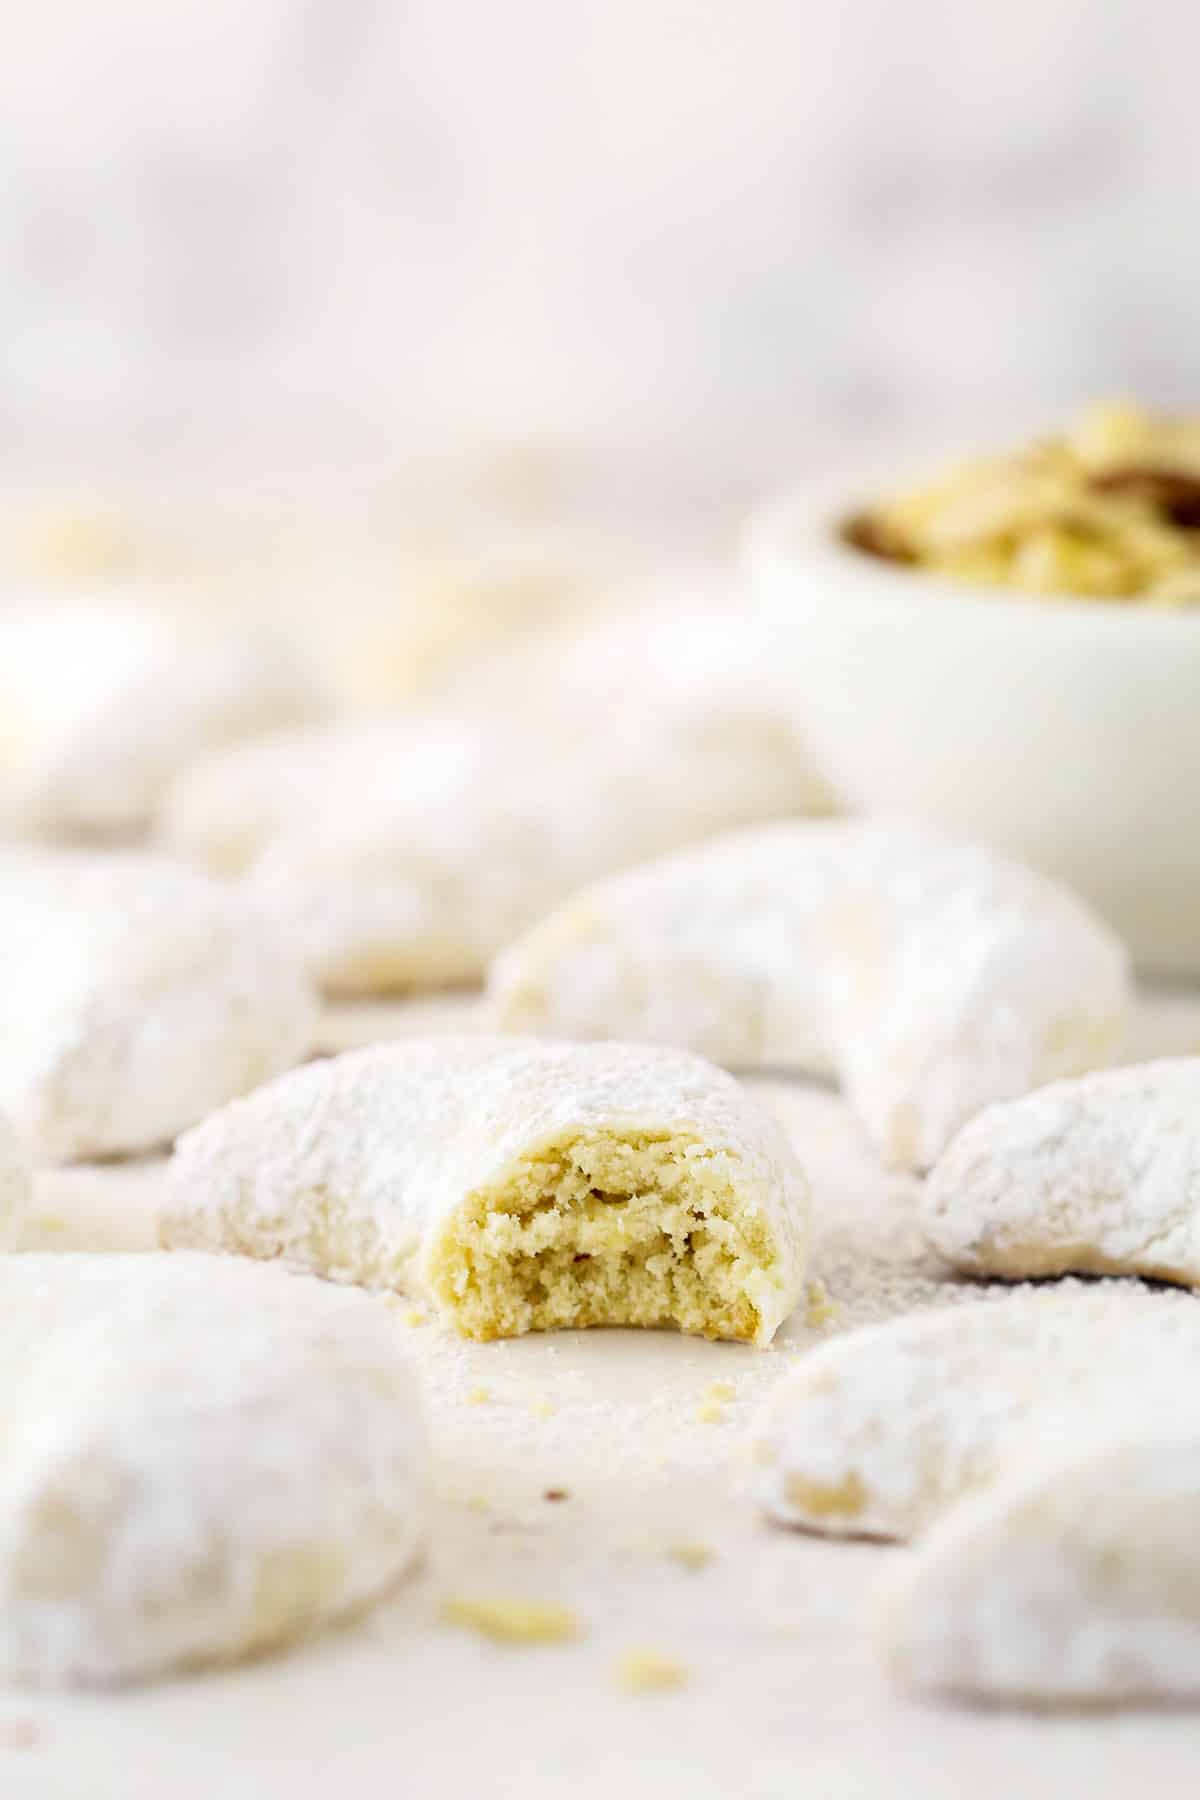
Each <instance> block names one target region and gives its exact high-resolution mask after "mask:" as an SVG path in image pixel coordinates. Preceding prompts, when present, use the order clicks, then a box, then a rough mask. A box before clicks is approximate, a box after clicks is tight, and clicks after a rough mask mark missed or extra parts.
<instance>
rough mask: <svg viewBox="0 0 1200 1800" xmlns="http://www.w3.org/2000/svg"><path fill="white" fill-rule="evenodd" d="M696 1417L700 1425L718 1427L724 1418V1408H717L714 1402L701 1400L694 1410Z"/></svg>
mask: <svg viewBox="0 0 1200 1800" xmlns="http://www.w3.org/2000/svg"><path fill="white" fill-rule="evenodd" d="M696 1417H697V1419H698V1420H699V1422H700V1424H701V1425H719V1424H720V1423H721V1421H722V1419H723V1418H724V1417H725V1408H724V1407H723V1406H718V1404H717V1402H716V1401H715V1400H702V1401H701V1403H700V1405H699V1406H698V1407H697V1408H696Z"/></svg>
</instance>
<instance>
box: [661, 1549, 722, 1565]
mask: <svg viewBox="0 0 1200 1800" xmlns="http://www.w3.org/2000/svg"><path fill="white" fill-rule="evenodd" d="M667 1555H668V1556H669V1557H670V1558H671V1561H672V1562H677V1563H678V1564H679V1565H680V1567H681V1568H684V1569H706V1568H707V1567H708V1565H709V1563H710V1562H715V1560H716V1555H717V1553H716V1551H715V1550H710V1549H709V1547H708V1545H707V1544H689V1543H679V1544H668V1545H667Z"/></svg>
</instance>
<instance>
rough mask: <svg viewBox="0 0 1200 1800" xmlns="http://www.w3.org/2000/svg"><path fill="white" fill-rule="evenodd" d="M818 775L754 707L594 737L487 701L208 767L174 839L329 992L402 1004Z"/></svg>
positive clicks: (298, 738) (273, 743) (170, 816)
mask: <svg viewBox="0 0 1200 1800" xmlns="http://www.w3.org/2000/svg"><path fill="white" fill-rule="evenodd" d="M550 745H552V747H548V746H550ZM806 770H807V765H806V763H805V760H804V758H803V756H802V753H801V752H800V750H799V747H798V746H797V745H796V744H795V743H794V742H792V741H791V740H790V739H789V738H788V737H787V735H786V734H785V733H784V732H783V731H782V729H781V728H780V727H778V726H777V725H776V724H772V723H771V722H770V721H769V720H764V719H763V718H762V717H760V716H758V715H756V714H755V713H754V712H753V711H751V710H749V709H746V708H743V709H742V711H741V712H739V713H738V714H736V715H731V716H730V717H727V718H723V719H717V720H708V719H707V718H706V717H704V716H702V715H701V714H698V713H693V712H690V711H689V712H684V713H682V714H681V715H679V716H667V717H666V718H663V719H653V718H652V719H651V720H649V721H648V720H646V719H645V718H643V717H641V716H637V717H634V718H631V719H624V720H623V721H622V720H616V721H614V722H613V723H612V725H611V727H610V729H608V730H606V731H603V732H601V731H598V730H597V729H596V728H595V727H594V726H589V727H588V728H587V729H580V727H579V725H578V721H577V720H567V721H564V720H563V719H562V718H560V717H559V716H558V715H557V714H556V713H555V711H554V708H553V707H552V706H549V705H548V706H547V707H546V708H545V709H544V711H537V710H532V709H529V708H526V709H525V710H524V712H523V713H522V712H518V711H517V709H516V708H515V705H514V704H513V703H511V702H510V703H509V705H508V707H507V708H505V707H502V706H500V705H498V704H495V703H493V704H492V705H491V706H490V707H488V706H486V705H482V704H481V706H480V709H479V710H478V712H477V713H476V714H474V715H471V714H469V713H467V712H465V711H464V712H463V713H461V714H458V713H454V712H451V711H446V712H441V713H434V712H429V713H425V714H422V715H412V716H406V717H404V718H399V719H396V718H393V719H382V720H374V721H370V722H350V723H348V724H343V725H339V726H336V727H326V728H313V729H311V730H309V731H308V732H302V731H297V732H293V733H288V734H284V735H283V736H281V737H277V738H275V739H273V740H272V739H264V740H262V741H261V742H259V743H257V744H248V745H244V746H239V747H236V748H235V749H233V750H229V751H224V752H221V753H219V754H217V755H215V756H212V757H206V758H201V759H199V760H198V761H197V762H196V764H195V765H194V766H193V767H192V768H190V769H189V770H187V771H186V772H185V773H184V775H183V776H182V777H181V778H180V780H179V781H178V782H177V783H176V785H175V787H174V789H173V791H172V794H171V796H170V799H169V801H168V803H167V805H166V806H165V808H164V818H163V826H162V836H163V840H164V842H165V843H166V844H167V845H168V846H169V847H170V848H172V849H173V850H174V851H175V852H176V853H178V854H181V855H182V856H184V857H185V858H187V859H188V860H190V861H194V862H199V863H202V864H204V865H206V866H208V867H211V868H218V869H220V870H222V871H223V872H229V871H241V872H244V873H245V876H246V880H247V883H248V886H249V888H250V891H251V892H252V893H253V894H254V896H255V899H256V900H257V901H258V903H259V904H260V905H261V906H262V907H264V908H265V909H266V910H267V911H268V912H269V913H270V914H271V916H272V917H273V918H274V919H275V920H277V922H278V924H279V928H280V929H281V930H283V931H286V932H287V933H288V934H289V935H290V936H292V937H293V938H294V939H295V940H296V941H297V942H298V943H299V944H300V945H301V946H302V948H303V950H304V954H305V956H306V958H307V961H308V965H309V967H310V969H311V970H312V972H313V975H314V977H315V978H316V980H317V981H318V982H319V984H320V985H321V986H322V987H323V988H325V989H326V990H327V991H329V992H334V993H339V994H374V993H386V992H399V991H403V990H406V989H411V988H416V987H430V986H440V985H444V984H446V983H448V982H452V981H465V980H474V979H478V978H479V977H480V976H481V975H482V974H483V973H484V971H485V970H486V968H487V965H488V962H489V960H490V959H491V957H492V956H494V955H495V953H496V951H497V950H499V949H500V948H501V947H502V946H503V945H504V944H506V943H508V942H510V941H511V940H512V938H514V937H515V936H517V935H518V934H519V933H520V932H522V931H525V930H527V929H528V928H529V926H530V925H532V923H533V922H534V920H535V919H537V918H538V917H539V915H540V914H542V913H544V912H545V911H546V910H547V909H548V908H549V907H551V906H553V905H555V904H556V903H557V902H558V901H559V900H561V899H562V897H563V896H564V895H565V894H568V893H570V892H571V891H572V889H574V888H576V887H578V886H579V885H580V883H581V882H584V881H588V880H591V879H593V878H594V877H595V876H597V875H601V874H607V873H608V872H609V871H610V870H612V869H615V868H619V867H621V866H623V865H624V864H626V863H629V862H636V861H638V860H640V859H641V858H643V857H646V856H651V855H654V854H656V853H658V852H659V851H662V850H668V849H673V848H675V847H676V846H677V845H679V844H683V843H689V842H693V841H695V840H696V839H698V838H702V837H705V836H707V835H709V834H710V833H712V832H714V831H721V830H724V829H726V828H727V827H728V826H730V825H734V824H741V823H745V822H747V821H750V820H761V819H764V818H772V817H778V816H780V815H782V814H786V813H790V812H797V811H800V810H802V809H803V808H804V807H805V805H807V804H808V802H809V800H810V799H811V793H812V790H811V783H810V781H809V778H808V775H807V772H806Z"/></svg>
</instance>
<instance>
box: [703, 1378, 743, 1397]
mask: <svg viewBox="0 0 1200 1800" xmlns="http://www.w3.org/2000/svg"><path fill="white" fill-rule="evenodd" d="M704 1395H705V1398H706V1399H708V1400H733V1399H735V1398H736V1397H737V1389H736V1388H735V1387H734V1385H733V1383H732V1381H710V1382H709V1384H708V1386H707V1387H706V1388H705V1390H704Z"/></svg>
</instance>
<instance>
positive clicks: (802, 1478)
mask: <svg viewBox="0 0 1200 1800" xmlns="http://www.w3.org/2000/svg"><path fill="white" fill-rule="evenodd" d="M1198 1357H1200V1306H1198V1305H1197V1304H1196V1302H1195V1301H1194V1300H1193V1299H1192V1297H1191V1296H1190V1295H1183V1294H1171V1293H1152V1292H1148V1291H1147V1290H1145V1289H1137V1288H1121V1287H1102V1288H1085V1287H1076V1286H1074V1285H1071V1286H1068V1287H1059V1288H1053V1289H1041V1290H1038V1289H1035V1290H1031V1291H1023V1292H1019V1293H1015V1294H1005V1295H1004V1296H1003V1297H1002V1298H999V1299H996V1300H981V1301H978V1302H973V1303H970V1304H964V1305H961V1306H949V1307H945V1308H939V1309H937V1310H934V1311H926V1312H918V1313H910V1314H909V1315H908V1316H907V1317H906V1318H902V1319H895V1320H890V1321H888V1322H887V1323H886V1324H883V1325H874V1326H869V1327H867V1328H866V1329H864V1330H861V1331H856V1332H853V1333H851V1334H848V1335H847V1336H845V1337H839V1338H834V1339H832V1340H831V1341H830V1342H828V1343H826V1344H823V1345H821V1346H820V1348H819V1349H816V1350H814V1351H812V1352H811V1353H810V1354H809V1355H807V1356H805V1358H804V1360H803V1362H802V1363H801V1364H800V1367H799V1368H798V1369H797V1370H796V1372H795V1373H794V1374H793V1375H791V1376H790V1377H788V1378H787V1379H786V1380H785V1381H783V1382H781V1383H780V1384H779V1386H778V1387H776V1388H775V1389H774V1391H773V1392H772V1394H771V1395H770V1397H769V1398H768V1400H767V1402H766V1404H765V1406H764V1408H763V1410H762V1412H761V1414H760V1416H759V1418H758V1421H757V1423H756V1426H755V1428H754V1432H753V1437H752V1449H751V1455H752V1459H753V1464H754V1477H753V1492H754V1495H755V1497H756V1498H757V1500H758V1501H759V1502H760V1504H761V1505H762V1506H763V1508H764V1509H765V1510H766V1512H767V1513H768V1515H769V1516H770V1517H771V1518H772V1519H775V1520H777V1521H778V1522H779V1523H780V1524H783V1525H796V1526H803V1527H805V1528H807V1529H809V1530H812V1531H819V1532H824V1533H828V1534H829V1535H831V1536H843V1537H846V1536H849V1537H860V1536H865V1537H883V1538H908V1537H912V1536H913V1535H914V1534H916V1533H918V1532H920V1531H922V1530H924V1528H925V1527H926V1526H927V1525H928V1524H929V1523H930V1521H931V1520H933V1519H936V1518H937V1517H938V1516H939V1515H940V1514H941V1513H942V1512H944V1511H945V1509H946V1508H947V1507H948V1506H950V1505H951V1504H952V1502H954V1501H955V1500H957V1499H958V1498H959V1497H960V1496H961V1495H963V1494H965V1493H967V1492H969V1491H970V1490H971V1489H973V1488H978V1487H983V1486H985V1485H987V1484H988V1483H990V1482H992V1481H994V1480H996V1479H997V1477H998V1476H1000V1475H1003V1474H1004V1473H1005V1472H1006V1471H1009V1470H1012V1469H1014V1468H1017V1467H1020V1466H1021V1463H1022V1462H1023V1461H1024V1460H1025V1459H1026V1458H1027V1457H1028V1455H1029V1454H1030V1447H1031V1446H1032V1445H1036V1443H1038V1442H1039V1441H1049V1442H1054V1441H1055V1440H1056V1439H1057V1438H1060V1437H1062V1436H1064V1435H1066V1436H1069V1435H1070V1434H1071V1433H1072V1432H1078V1429H1079V1425H1080V1422H1081V1420H1086V1419H1087V1418H1088V1416H1089V1413H1090V1412H1091V1411H1092V1409H1095V1408H1098V1407H1103V1408H1104V1409H1105V1410H1106V1413H1107V1414H1110V1415H1115V1414H1117V1413H1119V1412H1121V1411H1122V1410H1124V1411H1126V1412H1128V1411H1136V1410H1137V1409H1138V1408H1140V1407H1142V1406H1144V1405H1145V1404H1147V1402H1148V1400H1149V1398H1150V1397H1151V1396H1153V1395H1155V1394H1158V1393H1162V1392H1166V1393H1167V1394H1168V1395H1169V1394H1173V1393H1176V1392H1177V1391H1178V1388H1179V1383H1180V1380H1181V1376H1180V1370H1181V1368H1183V1369H1186V1368H1187V1367H1188V1366H1189V1364H1190V1365H1195V1363H1196V1359H1197V1358H1198Z"/></svg>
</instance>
